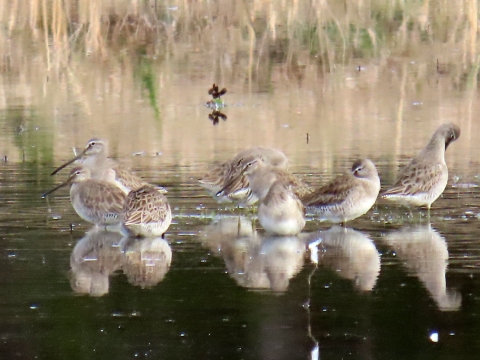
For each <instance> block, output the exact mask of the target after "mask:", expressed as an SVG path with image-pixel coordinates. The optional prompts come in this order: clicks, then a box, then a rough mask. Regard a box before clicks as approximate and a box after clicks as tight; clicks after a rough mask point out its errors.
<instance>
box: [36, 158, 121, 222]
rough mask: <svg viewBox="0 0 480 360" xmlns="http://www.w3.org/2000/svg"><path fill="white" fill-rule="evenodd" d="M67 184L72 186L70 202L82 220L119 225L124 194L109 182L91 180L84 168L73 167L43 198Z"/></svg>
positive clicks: (88, 171)
mask: <svg viewBox="0 0 480 360" xmlns="http://www.w3.org/2000/svg"><path fill="white" fill-rule="evenodd" d="M112 171H113V170H111V172H112ZM112 175H113V173H112ZM69 184H72V186H71V187H70V201H71V202H72V205H73V208H74V209H75V211H76V213H77V214H78V216H80V217H81V218H82V219H83V220H85V221H88V222H90V223H92V224H95V225H105V226H107V225H115V224H119V223H120V221H121V220H122V213H123V204H124V202H125V194H124V193H123V191H122V190H120V189H119V188H118V187H116V186H115V185H113V184H112V183H111V181H104V180H96V179H92V178H91V174H90V170H88V168H86V167H84V166H76V167H74V168H73V169H72V171H71V172H70V176H69V177H68V179H67V181H65V182H64V183H62V184H60V185H58V186H57V187H55V188H53V189H52V190H50V191H47V192H46V193H45V194H43V197H45V196H47V195H48V194H50V193H52V192H54V191H55V190H57V189H60V188H61V187H63V186H67V185H69Z"/></svg>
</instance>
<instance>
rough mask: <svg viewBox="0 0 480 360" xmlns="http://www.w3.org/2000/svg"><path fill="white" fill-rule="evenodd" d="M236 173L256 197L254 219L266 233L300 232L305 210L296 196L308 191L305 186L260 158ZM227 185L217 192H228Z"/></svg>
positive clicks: (229, 189) (229, 185) (303, 222)
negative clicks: (255, 216) (245, 179)
mask: <svg viewBox="0 0 480 360" xmlns="http://www.w3.org/2000/svg"><path fill="white" fill-rule="evenodd" d="M239 176H246V178H247V180H248V184H249V187H250V190H251V194H252V196H253V197H254V198H256V199H259V200H260V204H259V205H258V221H259V222H260V224H261V225H262V227H263V228H264V229H265V230H266V231H267V232H268V233H270V234H273V235H286V236H294V235H297V234H298V233H299V232H300V231H302V229H303V227H304V226H305V217H304V214H305V210H304V208H303V204H302V203H301V202H300V200H299V199H298V196H300V193H301V194H305V193H306V192H308V191H309V190H310V187H309V186H308V185H306V184H304V183H303V182H301V181H300V180H298V179H297V178H296V177H295V176H293V175H291V174H290V173H288V172H286V171H283V170H279V169H275V168H272V166H270V165H269V164H267V163H266V162H265V161H264V160H263V159H262V158H259V159H254V160H252V161H250V162H248V163H246V164H245V166H244V168H243V170H242V172H241V173H240V175H239ZM233 182H235V179H234V181H233ZM231 185H232V184H231V183H229V184H227V185H226V187H225V188H224V189H222V191H221V192H220V194H232V192H231V191H232V186H231Z"/></svg>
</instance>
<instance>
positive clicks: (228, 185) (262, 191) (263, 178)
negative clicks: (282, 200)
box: [217, 157, 312, 205]
mask: <svg viewBox="0 0 480 360" xmlns="http://www.w3.org/2000/svg"><path fill="white" fill-rule="evenodd" d="M276 180H281V181H282V182H283V183H284V184H286V185H289V186H290V188H291V190H292V191H293V192H294V193H295V195H296V196H298V197H299V198H301V197H303V196H305V195H307V194H309V193H310V192H312V188H311V187H310V185H308V184H306V183H304V182H303V181H302V180H300V179H299V178H298V177H296V176H295V175H293V174H291V173H290V172H288V171H286V170H284V169H282V168H279V167H277V166H272V165H271V164H270V163H269V161H268V160H266V159H265V158H264V157H255V158H253V159H250V160H249V161H247V162H244V165H243V168H241V169H240V171H239V172H238V173H237V174H235V176H234V177H231V178H230V180H229V181H226V182H225V184H224V185H225V186H224V187H223V188H222V189H221V190H220V191H219V192H218V193H217V197H227V198H229V199H232V198H233V199H236V198H237V197H238V193H242V194H244V195H245V196H246V199H248V202H247V204H248V205H253V204H254V203H256V202H257V201H258V200H259V199H263V198H264V197H265V196H266V195H267V192H268V190H269V189H270V186H271V185H272V184H273V183H274V182H275V181H276ZM240 183H241V184H242V185H243V186H242V187H241V186H239V184H240ZM254 188H255V191H253V189H254Z"/></svg>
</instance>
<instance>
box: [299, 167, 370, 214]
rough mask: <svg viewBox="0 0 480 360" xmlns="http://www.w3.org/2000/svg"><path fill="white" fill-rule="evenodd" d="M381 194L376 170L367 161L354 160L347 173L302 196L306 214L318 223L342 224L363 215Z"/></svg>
mask: <svg viewBox="0 0 480 360" xmlns="http://www.w3.org/2000/svg"><path fill="white" fill-rule="evenodd" d="M379 191H380V178H379V177H378V173H377V168H376V167H375V165H374V164H373V162H372V161H370V160H369V159H361V160H357V161H355V162H354V163H353V165H352V169H351V171H350V172H348V173H346V174H344V175H340V176H338V177H336V178H335V179H333V180H332V181H331V182H330V183H328V184H326V185H324V186H322V187H321V188H319V189H317V190H315V191H314V192H312V193H310V194H308V195H305V196H303V197H301V200H302V203H303V204H304V205H305V207H306V208H307V210H308V211H309V212H313V213H314V214H316V215H319V216H320V219H321V220H328V221H331V222H335V223H344V222H346V221H350V220H353V219H355V218H357V217H359V216H361V215H363V214H365V213H366V212H367V211H368V210H369V209H370V208H371V207H372V206H373V204H375V201H376V199H377V196H378V193H379Z"/></svg>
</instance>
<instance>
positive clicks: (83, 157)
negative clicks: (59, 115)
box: [51, 138, 148, 194]
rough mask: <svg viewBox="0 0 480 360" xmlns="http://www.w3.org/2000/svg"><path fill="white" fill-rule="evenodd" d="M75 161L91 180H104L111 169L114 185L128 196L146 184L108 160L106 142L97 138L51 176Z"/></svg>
mask: <svg viewBox="0 0 480 360" xmlns="http://www.w3.org/2000/svg"><path fill="white" fill-rule="evenodd" d="M77 160H79V161H80V162H81V164H82V165H83V166H84V167H85V168H87V169H88V170H90V173H91V177H92V179H97V180H104V179H105V178H104V175H105V171H106V170H108V169H113V170H114V171H115V180H116V185H117V186H118V187H119V188H120V189H122V190H123V192H124V193H125V194H128V193H129V192H130V190H136V189H138V188H140V187H142V186H143V185H147V184H148V183H147V182H145V181H144V180H143V179H142V178H140V177H138V176H137V175H135V174H133V173H132V172H131V171H129V170H127V169H125V168H123V167H121V166H120V165H119V164H118V163H117V162H116V161H114V160H112V159H110V158H109V157H108V141H107V140H102V139H97V138H94V139H91V140H90V141H89V142H88V144H87V146H86V147H85V149H83V151H82V152H81V153H79V154H78V155H77V156H75V157H74V158H72V159H70V160H69V161H67V162H66V163H64V164H62V165H61V166H59V167H58V168H56V169H55V170H54V171H53V172H52V174H51V175H55V174H56V173H58V172H59V171H60V170H62V169H63V168H65V167H67V166H68V165H70V164H71V163H73V162H75V161H77Z"/></svg>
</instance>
